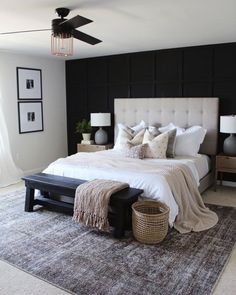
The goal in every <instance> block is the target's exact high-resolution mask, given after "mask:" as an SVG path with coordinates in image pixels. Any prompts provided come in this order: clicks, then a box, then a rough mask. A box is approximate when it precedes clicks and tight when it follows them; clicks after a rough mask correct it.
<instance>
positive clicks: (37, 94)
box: [16, 67, 43, 100]
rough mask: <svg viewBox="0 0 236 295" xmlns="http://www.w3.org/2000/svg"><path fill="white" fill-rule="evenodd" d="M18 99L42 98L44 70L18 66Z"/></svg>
mask: <svg viewBox="0 0 236 295" xmlns="http://www.w3.org/2000/svg"><path fill="white" fill-rule="evenodd" d="M16 76H17V98H18V100H42V99H43V96H42V70H41V69H33V68H23V67H17V68H16Z"/></svg>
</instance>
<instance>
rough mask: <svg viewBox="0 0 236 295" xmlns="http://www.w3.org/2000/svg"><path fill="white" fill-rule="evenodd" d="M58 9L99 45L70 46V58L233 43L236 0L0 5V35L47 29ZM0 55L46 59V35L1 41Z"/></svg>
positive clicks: (5, 0)
mask: <svg viewBox="0 0 236 295" xmlns="http://www.w3.org/2000/svg"><path fill="white" fill-rule="evenodd" d="M57 7H67V8H70V9H71V12H70V14H69V16H68V17H67V18H71V17H73V16H75V15H77V14H79V15H82V16H84V17H87V18H89V19H92V20H93V21H94V22H93V23H90V24H88V25H86V26H83V27H81V28H80V30H81V31H83V32H85V33H87V34H90V35H92V36H94V37H96V38H98V39H101V40H102V41H103V42H102V43H100V44H97V45H94V46H92V45H89V44H86V43H84V42H81V41H78V40H74V56H73V58H84V57H92V56H102V55H110V54H118V53H125V52H137V51H146V50H154V49H163V48H174V47H183V46H193V45H204V44H214V43H225V42H235V41H236V0H77V1H73V0H67V1H65V0H64V1H63V0H24V1H16V0H15V1H10V0H1V2H0V33H1V32H8V31H17V30H30V29H32V30H33V29H45V28H50V27H51V20H52V19H53V18H57V15H56V14H55V8H57ZM0 51H7V52H17V53H26V54H30V55H38V56H47V57H51V55H50V31H48V32H35V33H24V34H14V35H0ZM52 58H57V59H58V58H60V57H52Z"/></svg>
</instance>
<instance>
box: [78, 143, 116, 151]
mask: <svg viewBox="0 0 236 295" xmlns="http://www.w3.org/2000/svg"><path fill="white" fill-rule="evenodd" d="M112 148H113V144H112V143H108V144H81V143H78V144H77V153H79V152H86V153H89V152H98V151H105V150H109V149H112Z"/></svg>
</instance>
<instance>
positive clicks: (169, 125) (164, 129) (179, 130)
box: [158, 123, 185, 135]
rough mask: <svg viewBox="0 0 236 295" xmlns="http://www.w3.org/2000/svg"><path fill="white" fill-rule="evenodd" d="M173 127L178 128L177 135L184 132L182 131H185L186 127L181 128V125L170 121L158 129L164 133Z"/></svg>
mask: <svg viewBox="0 0 236 295" xmlns="http://www.w3.org/2000/svg"><path fill="white" fill-rule="evenodd" d="M173 129H176V135H179V134H182V133H183V132H184V131H185V129H184V128H181V127H179V126H176V125H175V124H173V123H169V124H168V125H166V126H163V127H160V128H158V130H159V131H160V132H161V133H164V132H167V131H170V130H173Z"/></svg>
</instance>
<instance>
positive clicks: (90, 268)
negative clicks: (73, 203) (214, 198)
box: [0, 190, 236, 295]
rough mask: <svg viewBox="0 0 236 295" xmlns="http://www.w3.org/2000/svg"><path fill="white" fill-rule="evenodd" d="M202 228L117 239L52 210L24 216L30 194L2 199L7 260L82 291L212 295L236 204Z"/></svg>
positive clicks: (1, 249) (231, 238)
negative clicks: (150, 241)
mask: <svg viewBox="0 0 236 295" xmlns="http://www.w3.org/2000/svg"><path fill="white" fill-rule="evenodd" d="M210 207H211V209H212V210H214V211H216V212H217V214H218V216H219V223H218V225H217V226H215V227H214V228H213V229H210V230H208V231H205V232H201V233H190V234H179V233H178V232H176V231H175V230H172V231H170V233H169V234H168V236H167V238H166V239H165V240H164V241H163V242H162V243H161V244H159V245H156V246H147V245H142V244H139V243H138V242H136V241H134V240H133V239H132V237H129V238H127V239H124V240H121V241H119V240H115V239H113V238H112V237H111V236H110V235H109V234H101V233H98V232H97V231H94V230H88V229H87V228H85V227H84V226H81V225H79V224H76V223H74V222H73V221H72V219H71V217H70V216H66V215H63V214H59V213H54V212H49V211H46V210H42V209H40V210H37V211H36V212H33V213H25V212H24V211H23V210H24V191H23V190H21V191H16V192H14V193H12V194H8V195H4V196H0V258H2V259H3V260H6V261H8V262H10V263H11V264H13V265H16V266H18V267H20V268H21V269H23V270H25V271H27V272H29V273H32V274H34V275H36V276H39V277H41V278H43V279H44V280H47V281H49V282H51V283H53V284H56V285H58V286H60V287H62V288H65V289H67V290H69V291H70V292H72V293H75V294H81V295H82V294H89V295H90V294H99V295H105V294H109V295H110V294H114V295H118V294H119V295H126V294H127V295H128V294H129V295H130V294H155V295H156V294H158V295H162V294H163V295H169V294H172V295H175V294H181V295H187V294H191V295H194V294H198V295H207V294H210V293H211V291H212V289H213V286H214V284H215V282H216V281H217V279H218V277H219V276H220V273H221V272H222V269H223V268H224V265H225V264H226V262H227V259H228V258H229V256H230V253H231V251H232V249H233V247H234V244H235V241H236V208H230V207H220V206H210Z"/></svg>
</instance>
